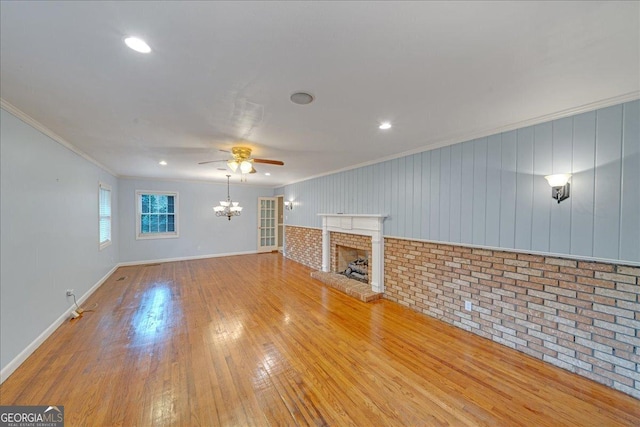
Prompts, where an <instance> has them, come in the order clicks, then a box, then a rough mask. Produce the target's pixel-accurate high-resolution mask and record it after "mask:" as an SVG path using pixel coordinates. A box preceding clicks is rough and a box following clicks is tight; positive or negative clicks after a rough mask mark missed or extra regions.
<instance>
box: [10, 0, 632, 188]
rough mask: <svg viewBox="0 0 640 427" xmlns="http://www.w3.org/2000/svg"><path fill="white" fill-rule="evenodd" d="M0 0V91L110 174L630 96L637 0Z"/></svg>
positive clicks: (367, 157) (406, 147)
mask: <svg viewBox="0 0 640 427" xmlns="http://www.w3.org/2000/svg"><path fill="white" fill-rule="evenodd" d="M0 7H1V9H0V15H1V26H0V31H1V33H0V36H1V37H0V43H1V44H0V47H1V50H0V66H1V72H2V74H1V79H0V83H1V86H0V89H1V93H0V96H1V97H2V99H3V100H4V102H5V105H6V103H9V104H11V105H12V106H14V107H16V108H17V109H19V110H21V111H23V112H24V113H26V114H27V115H28V116H30V117H32V118H33V119H35V120H36V121H38V122H40V123H41V124H42V125H44V126H45V127H47V128H48V129H50V130H51V131H53V132H54V133H56V134H57V135H59V136H61V137H62V138H63V139H64V140H66V141H67V142H69V143H70V144H72V145H73V146H75V147H76V148H77V149H78V150H79V151H81V152H84V153H86V154H87V155H88V156H90V157H91V158H93V159H95V160H96V161H97V162H99V163H100V164H102V165H104V166H106V167H107V168H108V169H109V170H111V171H113V172H114V173H116V174H118V175H119V176H138V177H153V178H170V179H203V180H216V181H217V180H224V179H225V178H224V175H225V174H226V172H223V171H218V170H217V169H216V168H217V167H223V166H224V163H218V164H214V165H198V164H197V163H198V162H200V161H205V160H212V159H222V158H226V157H227V155H226V154H225V153H221V152H219V151H218V150H219V149H227V150H228V149H230V148H231V147H233V146H234V145H238V144H240V143H242V144H243V145H247V146H250V147H252V148H253V149H254V156H255V157H260V158H268V159H279V160H282V161H284V162H285V166H283V167H278V166H271V165H256V169H258V171H259V173H257V174H253V175H250V176H249V179H248V182H249V184H260V185H271V186H278V185H282V184H286V183H290V182H294V181H298V180H301V179H304V178H307V177H311V176H315V175H319V174H324V173H327V172H330V171H335V170H338V169H342V168H348V167H352V166H354V165H357V164H362V163H366V162H373V161H376V160H379V159H383V158H389V157H391V156H397V155H398V154H399V153H408V152H417V151H422V150H425V149H429V148H432V147H436V146H442V145H443V144H447V143H454V142H459V141H463V140H466V139H469V138H471V137H474V136H481V135H487V134H490V133H494V132H496V131H499V130H504V129H508V128H514V127H517V126H519V125H522V124H529V123H534V122H540V121H543V120H545V119H548V118H549V117H555V116H557V115H563V114H568V113H569V112H571V111H580V110H581V109H584V108H590V107H592V106H601V105H605V104H607V103H609V104H611V103H615V102H619V101H620V100H628V99H633V98H637V97H638V96H640V95H639V94H640V23H639V21H640V3H639V2H595V1H588V2H168V1H156V2H152V1H144V2H125V1H114V2H106V1H102V2H61V1H60V2H58V1H45V2H35V1H24V2H18V1H15V2H14V1H11V2H10V1H2V2H1V3H0ZM127 35H137V36H139V37H142V38H144V39H145V40H146V41H147V42H148V43H149V45H150V46H151V48H152V49H153V52H152V53H151V54H148V55H142V54H139V53H136V52H134V51H132V50H130V49H129V48H127V47H126V46H125V45H124V43H123V38H124V37H125V36H127ZM296 91H308V92H310V93H312V94H313V95H314V96H315V97H316V100H315V102H314V103H312V104H310V105H307V106H300V105H296V104H293V103H291V101H290V100H289V96H290V95H291V94H292V93H293V92H296ZM382 120H389V121H391V122H392V123H393V128H392V129H391V130H388V131H381V130H379V129H378V124H379V122H380V121H382ZM242 141H244V142H242ZM160 160H166V161H167V162H168V165H167V166H164V167H163V166H160V165H158V162H159V161H160ZM264 172H271V174H272V175H271V176H265V175H264Z"/></svg>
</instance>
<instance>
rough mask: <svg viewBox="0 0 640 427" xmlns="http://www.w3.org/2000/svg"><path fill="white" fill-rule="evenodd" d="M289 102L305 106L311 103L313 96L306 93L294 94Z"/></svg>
mask: <svg viewBox="0 0 640 427" xmlns="http://www.w3.org/2000/svg"><path fill="white" fill-rule="evenodd" d="M290 99H291V102H293V103H294V104H298V105H307V104H311V103H312V102H313V95H311V94H310V93H307V92H296V93H294V94H293V95H291V98H290Z"/></svg>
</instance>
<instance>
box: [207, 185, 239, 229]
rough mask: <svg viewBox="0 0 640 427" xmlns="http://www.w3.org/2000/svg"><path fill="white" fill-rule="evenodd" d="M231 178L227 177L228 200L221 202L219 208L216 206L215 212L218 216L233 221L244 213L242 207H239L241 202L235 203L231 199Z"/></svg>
mask: <svg viewBox="0 0 640 427" xmlns="http://www.w3.org/2000/svg"><path fill="white" fill-rule="evenodd" d="M229 178H231V175H227V200H222V201H220V205H219V206H215V207H214V208H213V210H214V211H215V213H216V216H226V217H227V218H229V221H231V217H232V216H239V215H240V212H241V211H242V207H240V206H238V205H239V204H240V203H239V202H234V201H233V200H231V197H229Z"/></svg>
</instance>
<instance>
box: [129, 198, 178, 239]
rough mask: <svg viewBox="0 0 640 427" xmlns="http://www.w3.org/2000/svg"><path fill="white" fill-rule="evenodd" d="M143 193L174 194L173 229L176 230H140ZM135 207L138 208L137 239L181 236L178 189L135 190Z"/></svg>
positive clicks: (175, 237)
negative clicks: (149, 231) (154, 231)
mask: <svg viewBox="0 0 640 427" xmlns="http://www.w3.org/2000/svg"><path fill="white" fill-rule="evenodd" d="M143 194H157V195H161V196H173V197H174V202H173V218H174V223H173V229H174V231H167V232H157V233H149V234H142V233H141V232H140V227H141V215H142V212H141V208H142V195H143ZM135 198H136V199H135V209H136V230H135V233H136V240H155V239H177V238H179V237H180V232H179V223H180V201H179V199H180V198H179V194H178V192H177V191H157V190H136V192H135Z"/></svg>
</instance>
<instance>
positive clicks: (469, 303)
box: [464, 301, 471, 311]
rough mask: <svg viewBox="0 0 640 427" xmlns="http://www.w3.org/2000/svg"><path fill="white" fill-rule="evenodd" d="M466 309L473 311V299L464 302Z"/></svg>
mask: <svg viewBox="0 0 640 427" xmlns="http://www.w3.org/2000/svg"><path fill="white" fill-rule="evenodd" d="M464 309H465V310H467V311H471V301H465V302H464Z"/></svg>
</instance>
